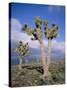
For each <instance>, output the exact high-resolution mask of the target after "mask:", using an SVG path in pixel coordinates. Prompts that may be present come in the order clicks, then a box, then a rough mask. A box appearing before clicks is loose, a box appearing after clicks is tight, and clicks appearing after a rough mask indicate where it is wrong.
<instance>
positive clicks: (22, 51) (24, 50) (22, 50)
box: [16, 41, 30, 57]
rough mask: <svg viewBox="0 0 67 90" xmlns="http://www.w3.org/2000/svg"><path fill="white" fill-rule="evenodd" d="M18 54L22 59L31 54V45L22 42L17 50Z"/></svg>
mask: <svg viewBox="0 0 67 90" xmlns="http://www.w3.org/2000/svg"><path fill="white" fill-rule="evenodd" d="M16 52H17V53H18V54H19V56H21V57H24V56H26V55H28V54H30V51H29V45H28V43H26V44H23V42H22V41H20V42H19V44H18V46H17V48H16Z"/></svg>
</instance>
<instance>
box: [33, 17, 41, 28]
mask: <svg viewBox="0 0 67 90" xmlns="http://www.w3.org/2000/svg"><path fill="white" fill-rule="evenodd" d="M34 23H35V26H36V28H41V25H42V21H41V19H40V17H35V18H34Z"/></svg>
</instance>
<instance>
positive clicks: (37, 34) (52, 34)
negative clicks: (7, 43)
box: [22, 17, 58, 77]
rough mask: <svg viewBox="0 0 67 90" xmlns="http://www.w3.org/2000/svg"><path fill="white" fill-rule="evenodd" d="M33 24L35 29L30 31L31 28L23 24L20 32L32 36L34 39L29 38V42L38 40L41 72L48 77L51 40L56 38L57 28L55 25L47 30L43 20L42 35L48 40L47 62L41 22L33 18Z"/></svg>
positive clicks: (46, 23)
mask: <svg viewBox="0 0 67 90" xmlns="http://www.w3.org/2000/svg"><path fill="white" fill-rule="evenodd" d="M34 23H35V28H34V29H33V30H32V29H31V28H29V27H28V25H27V24H25V25H24V26H23V27H22V30H23V31H25V32H26V33H27V34H28V35H33V36H34V38H31V40H38V42H39V45H40V51H41V63H42V66H43V71H44V74H43V76H44V77H45V76H49V75H50V73H49V70H48V68H49V65H50V62H51V40H52V39H53V38H56V36H57V30H58V27H57V26H56V25H55V24H52V27H51V29H49V28H48V22H47V21H46V20H45V21H44V22H43V25H44V34H45V36H46V38H48V56H47V62H46V59H45V47H44V44H43V37H42V36H43V32H42V20H41V19H40V17H35V18H34Z"/></svg>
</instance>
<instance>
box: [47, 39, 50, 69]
mask: <svg viewBox="0 0 67 90" xmlns="http://www.w3.org/2000/svg"><path fill="white" fill-rule="evenodd" d="M50 63H51V39H48V55H47V68H48V69H49V66H50Z"/></svg>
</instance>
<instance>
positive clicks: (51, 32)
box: [44, 24, 58, 39]
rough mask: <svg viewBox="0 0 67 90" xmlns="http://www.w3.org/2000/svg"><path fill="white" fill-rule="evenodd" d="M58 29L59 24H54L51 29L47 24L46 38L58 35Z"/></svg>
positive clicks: (45, 29)
mask: <svg viewBox="0 0 67 90" xmlns="http://www.w3.org/2000/svg"><path fill="white" fill-rule="evenodd" d="M44 25H45V24H44ZM57 30H58V26H56V25H55V24H52V27H51V28H50V29H49V28H48V27H47V26H46V25H45V27H44V34H45V36H46V38H48V39H53V38H56V37H57Z"/></svg>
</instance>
